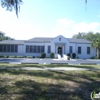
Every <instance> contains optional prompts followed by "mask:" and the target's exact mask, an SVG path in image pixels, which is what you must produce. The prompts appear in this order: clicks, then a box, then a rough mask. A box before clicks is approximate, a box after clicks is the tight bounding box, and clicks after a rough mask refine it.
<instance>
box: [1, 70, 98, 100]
mask: <svg viewBox="0 0 100 100" xmlns="http://www.w3.org/2000/svg"><path fill="white" fill-rule="evenodd" d="M92 91H96V92H100V71H25V70H0V100H91V98H90V93H91V92H92Z"/></svg>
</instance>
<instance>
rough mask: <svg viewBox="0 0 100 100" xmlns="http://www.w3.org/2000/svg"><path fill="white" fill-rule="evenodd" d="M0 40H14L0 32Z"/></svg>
mask: <svg viewBox="0 0 100 100" xmlns="http://www.w3.org/2000/svg"><path fill="white" fill-rule="evenodd" d="M2 40H14V39H13V38H10V37H8V36H5V33H4V32H1V31H0V41H2Z"/></svg>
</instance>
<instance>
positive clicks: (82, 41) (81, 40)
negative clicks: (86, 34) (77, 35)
mask: <svg viewBox="0 0 100 100" xmlns="http://www.w3.org/2000/svg"><path fill="white" fill-rule="evenodd" d="M67 39H68V40H69V42H71V43H92V42H91V41H88V40H85V39H73V38H67Z"/></svg>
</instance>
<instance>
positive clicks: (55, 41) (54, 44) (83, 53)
mask: <svg viewBox="0 0 100 100" xmlns="http://www.w3.org/2000/svg"><path fill="white" fill-rule="evenodd" d="M59 39H60V40H59ZM26 45H36V46H45V50H44V51H45V53H46V57H50V53H48V46H51V52H53V53H55V54H57V49H58V46H63V54H65V55H67V54H68V53H69V46H72V47H73V51H72V52H73V53H76V56H77V57H79V58H91V57H93V56H96V49H95V48H91V49H90V54H87V47H91V44H82V43H81V44H77V43H70V42H69V41H68V40H67V39H66V38H65V37H63V36H61V35H59V36H58V37H56V38H54V39H52V41H51V43H34V42H25V44H23V45H18V52H17V53H9V52H8V53H5V52H4V53H3V52H1V53H0V55H7V56H9V55H11V56H12V55H15V56H35V57H37V56H41V53H26ZM78 46H80V47H81V54H78Z"/></svg>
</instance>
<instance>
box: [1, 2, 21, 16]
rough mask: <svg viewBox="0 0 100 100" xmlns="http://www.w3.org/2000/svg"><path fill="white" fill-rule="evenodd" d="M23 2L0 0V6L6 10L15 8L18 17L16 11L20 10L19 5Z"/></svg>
mask: <svg viewBox="0 0 100 100" xmlns="http://www.w3.org/2000/svg"><path fill="white" fill-rule="evenodd" d="M22 3H23V1H22V0H1V6H2V7H3V8H6V10H8V11H12V10H15V11H16V15H17V17H18V12H19V11H20V5H21V4H22Z"/></svg>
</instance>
